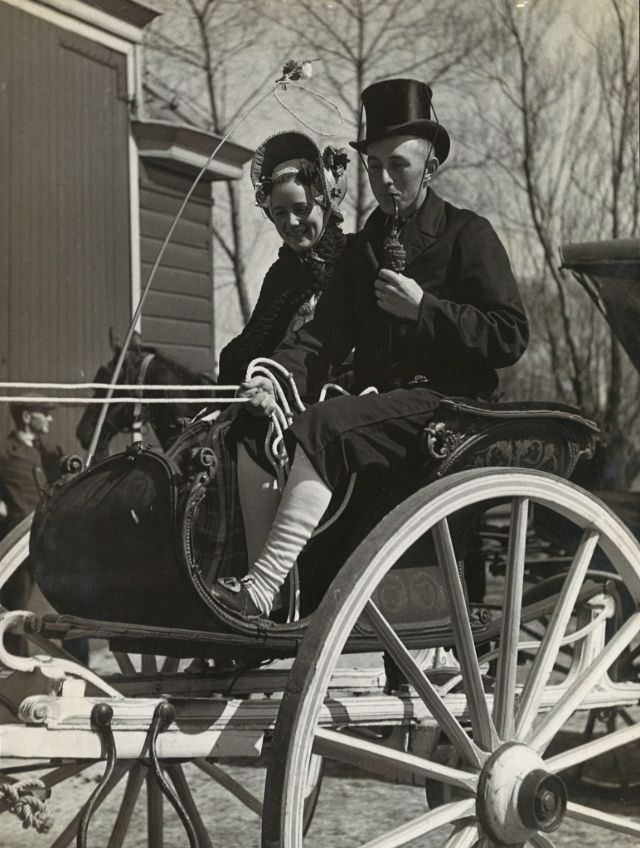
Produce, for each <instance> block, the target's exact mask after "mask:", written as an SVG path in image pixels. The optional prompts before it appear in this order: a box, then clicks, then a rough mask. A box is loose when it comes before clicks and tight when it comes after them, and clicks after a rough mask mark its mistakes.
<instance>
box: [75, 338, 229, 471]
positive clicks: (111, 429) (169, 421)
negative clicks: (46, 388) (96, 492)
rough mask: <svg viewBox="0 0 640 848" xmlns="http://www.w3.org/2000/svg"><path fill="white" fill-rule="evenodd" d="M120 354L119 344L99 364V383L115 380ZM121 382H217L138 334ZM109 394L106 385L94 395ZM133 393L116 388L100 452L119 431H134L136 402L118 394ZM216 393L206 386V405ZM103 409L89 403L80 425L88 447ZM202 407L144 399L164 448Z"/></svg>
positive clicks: (145, 410)
mask: <svg viewBox="0 0 640 848" xmlns="http://www.w3.org/2000/svg"><path fill="white" fill-rule="evenodd" d="M118 355H119V350H118V349H117V348H116V349H115V353H114V355H113V358H112V359H111V360H110V361H109V362H108V363H107V364H106V365H102V366H101V367H100V368H98V371H97V373H96V376H95V377H94V382H95V383H109V382H110V381H111V378H112V376H113V372H114V370H115V367H116V362H117V360H118ZM142 369H145V370H144V374H142V375H141V370H142ZM141 376H142V379H141ZM118 383H123V384H127V385H134V384H138V383H140V384H141V387H142V386H144V385H145V384H155V385H175V386H181V385H199V384H201V385H202V386H203V387H206V386H212V385H215V380H214V379H213V378H212V377H211V376H209V375H207V374H203V373H201V372H196V371H192V370H191V369H190V368H188V367H187V366H186V365H183V364H181V363H180V362H176V361H175V360H173V359H168V358H167V357H165V356H162V355H161V354H159V353H157V352H156V350H155V349H154V348H152V347H149V346H147V345H143V344H141V343H140V341H139V338H135V337H134V340H133V341H132V343H131V345H130V347H129V350H128V351H127V354H126V356H125V358H124V362H123V365H122V369H121V371H120V375H119V377H118ZM151 394H152V395H153V397H166V398H170V397H172V396H173V397H181V396H182V397H184V396H186V395H187V392H183V391H182V392H181V391H180V390H179V389H176V390H175V391H171V390H168V389H167V390H164V391H155V390H154V391H152V392H151ZM105 395H106V391H105V390H104V389H96V390H95V391H94V397H104V396H105ZM132 395H135V392H134V390H132V389H127V390H124V389H123V390H120V391H119V390H116V391H115V392H114V395H113V399H112V402H111V403H110V405H109V409H108V411H107V416H106V418H105V421H104V425H103V427H102V431H101V433H100V439H99V441H98V445H97V448H96V456H98V457H100V456H104V454H105V453H106V450H107V447H108V445H109V442H110V441H111V439H112V438H113V437H114V436H115V435H116V434H118V433H123V432H130V431H131V429H132V426H133V423H134V410H135V405H134V404H131V403H118V397H123V396H127V397H131V396H132ZM143 396H144V395H143ZM188 396H189V397H191V396H194V397H196V398H199V397H200V393H199V392H189V393H188ZM212 397H214V393H213V392H212V391H211V390H207V389H206V388H203V392H202V398H203V403H202V406H205V405H206V403H207V401H210V400H211V399H212ZM100 409H101V406H100V404H89V405H88V406H87V408H86V409H85V411H84V413H83V414H82V417H81V418H80V421H79V422H78V425H77V427H76V436H77V437H78V441H79V442H80V444H81V445H82V447H83V448H84V449H85V450H86V449H87V448H88V447H89V445H90V443H91V439H92V437H93V433H94V431H95V427H96V423H97V421H98V416H99V414H100ZM199 409H201V406H198V404H195V403H193V404H192V403H171V404H159V403H158V404H153V403H143V404H142V407H141V414H142V420H143V424H150V425H151V427H153V430H154V432H155V434H156V436H157V437H158V441H159V442H160V445H161V447H162V449H163V451H166V450H167V448H168V447H169V446H170V445H171V444H172V442H173V441H175V439H176V438H177V437H178V436H179V435H180V433H181V431H182V429H183V426H184V422H185V421H186V420H188V419H190V418H192V417H193V416H194V415H195V414H196V412H198V410H199Z"/></svg>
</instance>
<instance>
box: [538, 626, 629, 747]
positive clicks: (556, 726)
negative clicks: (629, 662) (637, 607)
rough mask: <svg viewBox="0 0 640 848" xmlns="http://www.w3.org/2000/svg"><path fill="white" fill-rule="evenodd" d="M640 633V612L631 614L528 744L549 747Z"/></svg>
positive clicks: (544, 720) (547, 716)
mask: <svg viewBox="0 0 640 848" xmlns="http://www.w3.org/2000/svg"><path fill="white" fill-rule="evenodd" d="M638 632H640V612H637V613H635V614H634V615H632V616H631V618H629V619H628V620H627V621H626V622H625V624H623V626H622V627H621V628H620V630H618V632H617V633H616V634H615V636H613V638H612V639H610V640H609V642H608V643H607V645H606V647H605V648H604V649H603V650H602V651H601V652H600V654H599V655H598V657H597V658H596V659H595V660H594V661H593V662H592V663H591V664H590V665H589V666H587V668H586V669H585V670H584V671H583V672H581V673H580V674H579V675H578V676H577V677H576V678H575V680H573V681H572V684H571V686H570V688H569V689H568V690H567V692H565V694H564V695H563V696H562V697H561V698H560V700H559V701H558V703H557V704H556V705H555V706H554V707H553V709H552V710H550V711H549V712H548V713H547V714H546V715H545V716H544V717H543V719H542V721H541V722H540V724H539V726H538V727H537V728H535V729H534V730H533V732H532V733H530V734H529V736H528V737H527V744H529V745H531V747H532V748H535V749H536V750H537V751H540V752H542V751H544V750H545V749H546V747H547V745H548V744H549V742H550V741H551V740H552V739H553V737H554V736H555V735H556V733H557V732H558V731H559V730H560V728H561V727H562V725H563V724H564V723H565V721H566V720H567V719H568V718H569V716H570V715H571V713H573V712H574V710H576V709H577V708H578V707H579V705H580V703H581V702H582V699H583V698H584V696H585V695H586V694H587V693H588V692H589V691H590V690H591V689H592V688H593V687H594V686H595V685H596V684H597V682H598V680H599V679H600V678H601V677H602V675H603V674H604V673H605V672H606V671H607V669H608V668H609V667H610V666H611V665H612V663H613V662H614V661H615V660H616V659H617V658H618V657H619V656H620V654H621V653H622V652H623V651H624V649H625V648H626V647H627V645H628V644H629V643H630V642H631V640H632V639H633V638H634V637H635V636H636V634H637V633H638Z"/></svg>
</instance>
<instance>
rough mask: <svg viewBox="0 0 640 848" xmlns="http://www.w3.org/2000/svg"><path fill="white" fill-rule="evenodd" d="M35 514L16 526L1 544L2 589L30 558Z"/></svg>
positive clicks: (0, 585) (0, 580)
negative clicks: (30, 541)
mask: <svg viewBox="0 0 640 848" xmlns="http://www.w3.org/2000/svg"><path fill="white" fill-rule="evenodd" d="M32 521H33V513H31V515H28V516H27V517H26V518H24V519H23V520H22V521H21V522H20V524H18V525H16V526H15V527H14V528H13V530H11V531H10V532H9V533H7V535H6V536H5V537H4V539H3V540H2V541H1V542H0V589H1V588H2V587H3V586H4V584H5V583H6V582H7V580H8V579H9V578H10V577H11V575H12V574H13V573H14V572H15V571H17V570H18V568H19V567H20V566H21V565H22V563H23V562H24V561H25V559H26V558H27V557H28V556H29V534H30V532H31V523H32Z"/></svg>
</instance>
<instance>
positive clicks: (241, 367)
mask: <svg viewBox="0 0 640 848" xmlns="http://www.w3.org/2000/svg"><path fill="white" fill-rule="evenodd" d="M281 265H282V261H281V260H277V261H276V262H274V264H273V265H272V266H271V267H270V268H269V270H268V271H267V273H266V275H265V278H264V281H263V283H262V288H261V289H260V294H259V295H258V300H257V301H256V305H255V306H254V308H253V312H252V313H251V317H250V318H249V320H248V322H247V324H246V325H245V327H244V329H243V330H242V332H241V333H240V334H239V335H237V336H236V337H235V338H234V339H232V340H231V341H230V342H229V343H228V344H227V345H226V346H225V347H224V348H223V349H222V350H221V352H220V359H219V369H218V383H220V384H221V385H235V384H236V383H240V382H242V381H243V380H244V378H245V373H246V370H247V366H248V365H249V363H250V362H251V361H252V360H253V359H255V358H256V357H258V356H270V355H271V354H272V353H273V351H274V349H275V347H276V346H277V344H278V342H279V341H280V340H281V339H282V336H283V335H284V330H283V328H282V327H281V326H280V323H281V322H279V321H278V317H279V316H278V315H277V314H274V308H273V307H274V305H275V304H276V301H277V300H279V299H280V297H281V295H282V294H283V292H284V290H285V288H286V285H285V280H284V277H283V274H282V272H281Z"/></svg>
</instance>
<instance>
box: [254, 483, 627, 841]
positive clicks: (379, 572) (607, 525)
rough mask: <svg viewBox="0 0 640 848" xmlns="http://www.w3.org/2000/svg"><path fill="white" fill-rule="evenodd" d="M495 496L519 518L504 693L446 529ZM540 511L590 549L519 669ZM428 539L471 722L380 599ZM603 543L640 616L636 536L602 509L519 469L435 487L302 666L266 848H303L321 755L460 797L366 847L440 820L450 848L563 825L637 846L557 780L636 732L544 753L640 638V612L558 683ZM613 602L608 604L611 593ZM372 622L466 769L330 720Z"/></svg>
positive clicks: (351, 582) (615, 694)
mask: <svg viewBox="0 0 640 848" xmlns="http://www.w3.org/2000/svg"><path fill="white" fill-rule="evenodd" d="M496 500H501V501H507V502H510V503H511V524H510V531H509V549H508V555H507V566H506V574H505V579H504V593H503V603H502V608H503V610H504V614H503V617H502V624H501V632H500V636H499V637H498V639H497V640H496V642H495V643H494V644H497V646H498V651H497V660H496V667H497V674H496V680H495V686H494V689H493V692H492V693H486V692H485V682H486V681H485V680H484V679H483V672H482V671H481V667H480V662H479V660H478V654H477V650H476V646H475V644H474V639H473V634H472V629H471V626H470V622H469V617H468V615H467V608H466V601H465V597H464V591H463V586H462V581H461V578H460V573H459V568H458V561H457V558H456V552H455V550H454V547H453V542H452V539H451V534H450V526H449V522H450V520H451V519H452V518H453V517H454V516H455V515H456V514H458V517H460V515H459V514H460V513H461V511H462V510H463V509H466V508H468V507H473V508H474V510H475V509H476V508H477V507H478V506H481V505H482V504H486V505H487V507H489V505H490V502H492V501H493V502H494V503H495V501H496ZM535 503H538V504H542V505H543V506H544V507H546V508H548V509H550V510H552V511H553V512H555V513H556V514H559V515H560V516H562V517H563V518H564V519H567V520H569V521H570V522H571V523H572V525H573V526H574V527H575V528H576V529H577V530H578V531H579V532H580V533H581V539H580V542H579V544H578V546H577V550H576V552H575V555H574V557H573V561H572V563H571V565H570V567H569V570H568V574H567V577H566V579H565V581H564V584H563V586H562V589H561V591H560V594H559V595H558V596H557V601H556V603H555V609H554V612H553V614H552V615H551V618H550V620H549V624H548V626H547V629H546V631H545V634H544V636H543V638H542V641H541V644H540V646H539V647H538V649H537V652H536V654H535V658H534V660H533V662H530V663H529V664H528V666H526V667H525V668H524V669H523V668H522V667H521V666H519V665H518V645H519V644H520V627H521V604H522V592H523V576H524V570H525V556H526V530H527V523H528V515H529V509H530V505H531V504H535ZM426 533H431V534H432V538H433V542H434V546H435V551H436V555H437V560H438V564H439V567H440V569H441V574H442V577H443V580H444V584H445V587H446V594H447V601H448V605H449V609H450V610H451V626H452V631H453V634H454V637H455V643H456V652H457V656H458V660H459V662H460V666H461V672H462V679H463V683H462V686H463V690H464V693H465V695H466V710H467V712H466V716H465V717H464V718H459V717H457V716H456V715H454V713H453V712H452V709H451V708H450V706H449V703H450V702H447V699H446V696H445V697H442V696H441V694H440V693H439V692H438V691H437V689H436V687H435V685H434V684H432V683H431V681H430V680H429V677H428V676H427V675H426V674H425V673H424V672H423V670H422V668H421V667H420V666H419V665H418V664H417V663H416V662H415V660H414V658H413V656H412V654H411V653H410V651H408V650H407V648H406V646H405V645H404V643H403V642H402V641H401V639H400V638H399V636H398V634H397V633H396V632H395V630H394V628H393V627H392V626H391V624H390V623H389V621H388V620H387V619H386V618H385V616H384V615H383V614H382V612H381V611H380V609H379V608H378V607H377V606H376V604H375V602H374V601H373V600H372V595H373V593H374V591H375V589H376V587H377V586H378V584H379V583H380V581H381V580H382V578H383V577H384V576H385V575H386V574H387V573H388V571H389V570H390V569H391V568H392V566H393V565H394V563H395V562H397V560H398V559H399V558H400V556H401V555H402V554H403V553H404V552H406V551H407V550H408V549H409V548H410V547H411V546H412V545H413V544H414V543H415V542H416V540H418V539H420V538H421V537H423V536H424V535H425V534H426ZM597 548H600V549H601V551H602V552H604V554H605V555H606V556H607V558H608V560H609V562H610V564H611V566H612V567H613V568H614V569H615V571H616V572H617V574H618V575H619V576H620V578H621V579H622V580H623V581H624V584H625V586H626V589H627V590H628V592H629V593H630V595H631V597H632V598H633V600H634V602H635V605H636V608H637V606H638V604H639V602H640V547H639V546H638V544H637V542H636V540H635V538H634V537H633V536H632V534H631V533H630V532H629V531H628V530H627V528H626V527H625V526H624V525H623V524H622V523H621V522H620V521H619V520H618V519H617V518H616V516H615V515H614V514H613V513H612V512H610V511H609V510H608V508H607V507H606V506H605V505H604V504H602V503H601V502H600V501H598V500H597V499H596V498H594V497H592V496H591V495H590V494H589V493H588V492H585V491H584V490H582V489H580V488H578V487H577V486H574V485H572V484H570V483H567V482H566V481H564V480H562V479H560V478H557V477H554V476H552V475H550V474H546V473H542V472H531V471H525V470H519V469H514V470H509V469H497V468H494V469H476V470H473V471H464V472H460V473H458V474H453V475H451V476H450V477H447V478H445V479H442V480H439V481H437V482H436V483H433V484H431V485H429V486H427V487H425V488H424V489H422V490H421V491H419V492H417V493H416V494H414V495H413V496H412V497H410V498H408V499H407V500H406V501H404V502H403V503H402V504H400V505H399V506H398V507H397V508H396V509H395V510H393V512H391V513H390V514H389V515H388V516H387V517H386V518H385V519H384V520H383V521H382V522H381V523H380V524H379V525H378V526H377V527H376V528H375V529H374V531H373V532H372V533H371V534H370V535H369V536H368V537H367V538H366V539H365V540H364V541H363V542H362V544H361V545H360V546H359V547H358V548H357V549H356V550H355V551H354V553H353V554H352V555H351V557H350V558H349V560H348V561H347V563H346V564H345V566H344V567H343V569H342V570H341V572H340V573H339V574H338V576H337V577H336V579H335V580H334V581H333V583H332V585H331V587H330V588H329V590H328V592H327V595H326V596H325V598H324V600H323V601H322V603H321V605H320V607H319V608H318V610H317V612H316V613H315V615H314V616H313V620H312V622H311V625H310V627H309V630H308V633H307V635H306V637H305V640H304V643H303V645H302V647H301V650H300V652H299V654H298V657H297V659H296V662H295V665H294V668H293V670H292V673H291V675H290V678H289V683H288V687H287V691H286V693H285V697H284V700H283V704H282V706H281V709H280V713H279V718H278V726H277V728H276V732H275V735H274V743H273V747H272V757H271V763H270V768H269V773H268V777H267V789H266V793H265V815H264V817H263V842H262V844H263V846H265V848H267V846H268V848H275V846H280V848H301V846H302V845H303V835H302V828H301V821H302V814H301V811H302V791H301V787H302V784H303V781H302V780H301V779H300V778H301V775H303V774H304V770H305V767H306V763H307V762H308V760H309V756H310V755H311V753H312V751H314V752H317V753H322V754H324V755H325V756H329V757H333V758H334V759H337V760H340V761H343V762H352V763H358V764H359V765H360V766H362V765H363V764H364V765H365V767H366V765H367V763H368V764H369V765H370V766H375V767H376V768H375V769H374V770H375V771H379V770H380V768H381V767H382V768H384V767H385V766H386V767H388V769H389V770H390V771H392V772H394V773H397V772H398V770H399V769H400V770H401V771H404V773H405V774H406V775H407V776H408V777H412V778H415V777H416V776H417V777H419V778H420V779H422V780H425V779H429V780H432V781H440V782H441V783H443V784H446V785H447V786H450V787H454V791H455V794H454V796H453V798H452V800H451V801H449V802H448V803H445V804H443V805H441V806H438V807H436V808H435V809H432V810H427V811H426V812H424V813H423V814H421V815H420V816H418V817H417V818H413V819H411V820H409V821H404V822H398V821H396V822H394V823H393V825H392V826H391V822H389V824H390V828H389V829H388V830H387V831H386V832H385V833H382V834H379V835H378V836H377V837H376V838H374V839H373V840H370V841H364V842H358V843H357V844H358V845H361V846H363V848H365V846H366V848H395V846H401V845H405V844H408V843H410V842H411V840H413V839H417V838H424V837H425V836H426V835H428V834H431V833H433V832H434V831H436V830H437V829H438V828H440V827H442V826H444V825H447V826H450V828H451V829H452V830H451V832H450V833H449V835H448V836H445V837H444V838H442V837H441V841H439V842H437V843H434V844H439V845H446V846H447V848H465V846H466V848H472V846H476V845H479V846H493V845H498V844H505V843H508V844H520V845H523V844H527V845H533V846H538V848H550V846H553V845H554V842H553V834H552V833H551V832H550V831H551V830H552V829H554V828H555V827H556V826H557V825H558V824H560V822H561V821H563V820H565V821H569V822H571V823H573V822H575V821H582V822H585V823H587V824H589V825H593V826H598V827H602V828H604V830H605V831H608V834H607V835H608V836H609V838H611V835H612V834H616V837H617V838H618V839H619V842H618V844H624V837H620V835H621V834H630V835H632V836H634V837H635V839H636V840H637V839H638V837H640V823H637V822H634V821H633V820H631V819H627V818H625V817H623V816H620V815H614V814H611V813H606V812H603V811H601V810H599V809H595V808H592V807H585V806H582V805H580V804H577V803H572V802H571V801H570V800H569V802H568V803H567V798H566V796H565V787H564V784H563V783H562V782H561V781H559V780H558V778H557V776H558V775H559V774H561V773H562V772H563V771H565V770H566V769H569V768H571V767H574V766H577V765H580V764H581V763H584V762H587V761H589V760H591V759H593V758H594V757H596V756H599V755H601V754H603V753H606V752H607V751H613V750H618V749H620V748H621V747H622V746H624V745H626V744H628V743H632V742H635V741H637V740H638V739H640V723H637V722H636V723H634V724H633V725H631V726H629V727H627V728H624V729H622V730H620V731H618V732H616V733H612V734H610V735H607V736H605V737H602V738H599V739H595V740H591V741H589V742H587V743H585V744H579V745H577V746H575V747H574V748H573V749H570V750H568V751H563V752H561V753H551V751H550V750H549V744H550V743H551V741H552V740H553V739H554V737H555V736H556V734H557V733H558V731H559V730H560V729H561V728H562V727H563V726H564V725H565V723H566V721H567V719H569V717H570V716H571V714H572V713H573V712H574V711H576V710H579V709H581V708H584V709H586V708H588V704H589V697H590V693H591V692H592V690H593V689H594V688H596V689H597V688H598V686H599V684H600V683H601V682H602V681H603V680H604V679H605V678H606V673H607V670H608V669H609V668H610V667H611V665H612V664H613V663H614V662H615V660H616V658H617V657H618V656H620V654H621V653H622V652H623V651H625V650H626V649H628V648H629V647H630V645H631V643H632V641H633V640H634V639H635V638H636V637H637V634H638V633H639V632H640V612H637V611H636V612H634V613H632V614H631V615H630V616H629V617H628V618H627V620H626V621H624V622H622V623H621V625H620V626H619V628H618V629H617V631H616V632H614V633H612V632H610V631H608V633H607V641H606V646H604V647H603V648H602V650H600V651H598V652H597V653H596V654H595V655H593V656H589V657H586V659H585V661H584V663H583V665H582V668H581V670H580V672H579V673H578V674H575V675H574V676H573V677H567V679H566V681H565V682H564V683H565V685H564V687H563V688H561V689H559V687H557V686H556V687H553V686H552V683H553V682H554V681H553V680H550V678H551V676H552V674H553V668H554V661H555V658H556V655H557V653H558V651H559V649H560V647H561V643H562V641H563V639H564V637H565V633H566V628H567V625H568V623H569V621H570V619H571V618H572V616H573V615H574V610H577V609H578V608H579V594H580V592H581V589H583V587H584V581H585V575H586V573H587V570H588V568H589V564H590V562H591V559H592V556H593V555H594V552H595V551H596V549H597ZM600 597H601V598H602V597H603V596H602V595H601V596H600ZM603 603H604V604H605V606H606V599H605V601H604V602H603ZM582 606H584V604H583V605H582ZM362 620H365V621H366V622H367V623H368V624H369V626H371V627H372V628H373V630H374V631H375V633H376V634H377V636H378V637H379V640H380V642H381V643H382V645H383V647H384V649H385V651H386V652H387V653H388V654H389V655H391V657H392V658H393V660H394V661H395V663H396V664H397V666H398V667H399V668H400V670H401V671H402V673H403V674H404V676H405V677H406V679H407V680H408V682H409V684H410V685H411V686H412V687H413V690H414V691H415V692H416V693H417V695H418V696H419V697H420V699H421V700H422V702H423V704H424V705H425V706H426V708H427V710H428V711H429V712H430V713H431V715H432V716H434V717H435V718H436V720H437V722H438V724H439V726H440V729H441V731H443V732H444V733H445V734H446V736H447V737H448V739H449V741H450V742H451V743H452V745H453V747H454V748H455V749H456V750H457V753H458V755H459V757H460V762H461V765H459V766H456V767H452V766H444V765H442V764H441V763H438V762H435V761H432V760H429V759H427V758H426V757H423V756H418V755H416V754H410V753H406V754H405V753H402V752H398V751H391V750H389V748H385V747H383V746H381V745H377V744H375V743H374V742H370V741H366V742H365V741H363V740H362V739H360V738H357V737H354V736H350V735H348V734H347V733H340V732H336V731H335V730H333V729H328V728H324V727H321V726H320V725H319V717H320V712H321V709H322V706H323V703H324V701H325V697H326V695H327V690H328V687H329V685H330V681H331V677H332V674H333V672H334V669H335V668H336V665H337V663H338V660H339V658H340V656H341V653H342V651H343V648H344V646H345V643H346V642H347V640H348V638H349V636H350V634H351V633H352V631H353V629H354V627H355V626H356V624H357V623H358V621H362ZM576 653H579V649H576ZM523 675H524V676H523ZM629 685H631V687H632V689H631V690H630V689H629ZM639 691H640V690H639V687H638V686H637V684H626V685H625V684H621V686H619V687H616V685H615V684H610V685H609V688H608V689H607V696H608V698H609V700H610V702H611V703H616V701H617V702H619V703H627V704H628V703H629V698H630V697H631V698H634V699H635V700H636V701H637V700H638V698H639V697H640V696H639ZM550 695H551V697H550ZM585 705H586V706H585ZM347 729H348V728H347ZM565 804H566V809H565ZM364 809H366V806H365V805H364V803H363V810H364ZM398 815H399V816H400V815H401V812H400V811H399V813H398ZM603 835H604V833H603ZM629 844H635V841H634V842H631V843H629Z"/></svg>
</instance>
